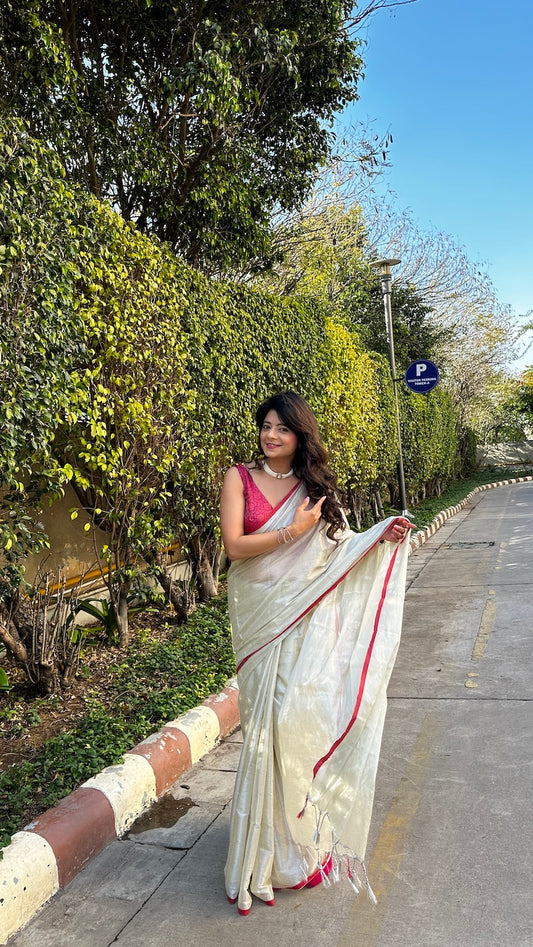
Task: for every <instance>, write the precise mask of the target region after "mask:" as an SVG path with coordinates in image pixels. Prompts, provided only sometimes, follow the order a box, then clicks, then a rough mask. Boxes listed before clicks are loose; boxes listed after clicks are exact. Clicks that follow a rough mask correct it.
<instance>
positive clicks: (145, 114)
mask: <svg viewBox="0 0 533 947" xmlns="http://www.w3.org/2000/svg"><path fill="white" fill-rule="evenodd" d="M384 5H387V4H385V3H382V2H378V3H372V4H369V5H368V10H369V11H371V10H372V9H375V8H379V7H380V6H384ZM350 6H351V5H350V4H348V3H346V0H289V2H287V0H283V2H282V0H274V2H271V3H268V4H266V5H265V4H264V3H262V2H259V0H251V2H249V3H245V2H243V0H226V2H224V3H220V2H218V0H217V2H215V0H122V2H120V3H111V4H110V3H108V2H107V0H90V2H89V0H81V2H80V0H58V2H53V0H6V2H4V3H3V7H2V19H1V21H0V22H1V29H0V38H1V41H2V42H1V45H2V56H1V62H0V102H1V104H2V106H3V108H4V109H7V110H9V111H12V112H15V113H17V114H18V115H21V116H23V117H25V118H27V119H28V120H29V122H30V127H31V131H32V133H33V134H34V135H35V136H36V137H38V138H41V139H43V140H46V141H48V142H53V144H54V147H55V148H56V150H57V152H58V154H59V155H60V157H61V159H62V161H63V163H64V166H65V168H66V169H67V172H68V174H69V176H70V177H71V178H73V179H75V180H76V181H79V182H82V183H83V185H84V186H85V187H86V188H87V189H89V190H90V191H92V192H93V193H94V194H95V195H96V196H97V197H99V198H106V199H108V200H109V201H110V202H111V203H112V204H113V205H114V206H115V207H117V208H119V209H120V212H121V213H122V215H123V216H124V218H125V219H126V220H133V221H135V222H136V223H137V225H138V226H139V227H140V228H141V229H142V230H145V231H148V232H150V233H155V234H157V235H158V236H159V237H161V238H162V239H164V240H167V241H169V242H170V243H171V244H172V246H173V247H174V248H175V249H176V250H178V251H179V252H180V253H182V254H183V255H184V256H186V257H187V259H188V260H189V261H191V262H193V263H195V264H199V263H207V261H210V263H211V264H212V265H215V266H219V265H224V264H225V263H228V262H230V261H231V260H232V259H233V260H234V259H235V257H236V255H238V254H239V253H244V254H249V253H250V248H251V247H253V248H257V247H258V246H264V247H265V248H266V243H267V237H268V222H269V218H270V215H271V213H272V210H273V208H274V206H277V205H279V206H281V207H288V206H292V205H293V204H294V203H295V202H298V201H300V200H301V199H302V197H303V195H304V194H305V192H306V190H307V189H308V187H309V185H310V183H311V182H312V179H313V175H314V173H315V170H316V168H317V166H319V165H320V163H321V162H322V161H323V160H324V158H325V156H326V154H327V152H328V146H329V140H330V132H329V131H328V130H327V124H328V122H330V121H331V119H332V117H333V115H334V113H335V112H336V111H338V110H339V109H341V108H342V107H343V106H344V105H346V104H347V103H348V102H350V101H353V100H354V99H355V98H356V86H357V80H358V78H359V76H360V73H361V67H362V62H361V59H360V57H359V46H360V41H359V39H358V38H357V37H356V36H355V35H354V33H353V28H352V29H351V28H350V27H351V24H352V22H357V21H358V20H359V19H360V18H361V16H362V15H365V14H364V13H363V14H360V15H359V16H356V17H355V21H351V20H350V18H349V10H350Z"/></svg>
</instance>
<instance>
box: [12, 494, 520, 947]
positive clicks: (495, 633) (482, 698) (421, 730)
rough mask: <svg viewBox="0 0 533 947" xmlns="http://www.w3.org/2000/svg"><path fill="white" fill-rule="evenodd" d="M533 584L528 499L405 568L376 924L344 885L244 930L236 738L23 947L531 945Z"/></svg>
mask: <svg viewBox="0 0 533 947" xmlns="http://www.w3.org/2000/svg"><path fill="white" fill-rule="evenodd" d="M532 575H533V483H524V484H517V485H514V486H505V487H501V488H498V489H494V490H490V491H487V492H485V493H481V494H478V495H477V496H476V497H475V498H474V499H473V500H472V501H471V503H470V504H469V505H468V506H467V507H466V508H465V509H464V510H463V511H462V512H461V513H459V514H457V515H456V516H454V517H453V518H452V519H450V520H448V521H447V523H446V524H445V525H444V526H443V527H442V528H441V529H440V530H439V531H438V532H437V533H436V534H435V536H434V537H433V538H432V539H430V540H429V541H428V542H427V543H426V544H425V545H424V546H422V547H421V548H420V549H419V550H418V551H417V552H415V553H414V554H413V555H412V556H411V558H410V564H409V573H408V594H407V599H406V610H405V620H404V631H403V636H402V644H401V647H400V651H399V655H398V660H397V664H396V667H395V670H394V673H393V677H392V679H391V684H390V687H389V710H388V715H387V721H386V724H385V736H384V741H383V746H382V754H381V763H380V770H379V774H378V785H377V792H376V802H375V810H374V818H373V824H372V829H371V836H370V840H369V848H368V852H367V856H368V865H369V874H370V877H371V881H372V884H373V887H374V890H375V891H376V893H377V895H378V898H379V901H378V906H377V907H376V908H374V907H372V905H371V904H370V902H369V901H368V900H367V899H366V898H365V897H363V896H360V897H359V898H354V896H353V893H352V892H351V889H350V888H349V886H348V885H347V884H343V883H340V884H338V885H335V886H333V887H330V888H323V887H320V888H316V889H314V890H312V891H301V892H292V891H291V892H281V893H279V894H278V895H277V902H276V906H275V907H273V908H269V907H266V906H265V905H262V904H260V903H256V902H254V907H253V909H252V912H251V914H250V915H249V916H248V917H246V918H242V917H239V915H238V914H237V912H236V908H235V907H232V906H230V905H229V904H228V903H227V901H226V899H225V896H224V891H223V885H222V870H223V864H224V857H225V850H226V844H227V832H228V815H229V813H228V808H229V802H230V799H231V793H232V786H233V779H234V772H235V768H236V765H237V760H238V754H239V739H240V738H239V735H238V734H236V735H234V736H233V737H232V738H230V739H229V740H228V741H226V742H225V743H224V744H222V745H221V746H219V747H218V748H217V749H215V750H214V751H213V752H212V753H210V754H209V756H208V757H206V758H205V760H204V761H202V762H201V763H200V764H198V765H197V766H196V767H195V768H194V769H193V770H192V771H190V773H188V774H187V776H186V777H183V778H182V779H181V780H180V782H179V784H177V785H176V786H175V787H174V788H173V796H174V797H175V798H170V799H167V800H166V801H165V803H164V804H159V806H157V807H155V808H154V810H152V811H151V813H150V814H149V817H148V820H149V821H148V824H147V825H146V824H145V825H144V827H143V825H142V824H138V825H137V829H141V830H142V831H139V832H138V834H130V836H129V837H128V838H127V839H124V840H122V841H117V842H115V843H113V844H112V845H110V846H109V847H108V848H107V849H106V850H104V852H102V853H101V855H100V856H99V857H98V858H96V859H95V860H94V861H93V862H92V863H91V864H90V866H89V867H88V868H87V869H86V870H85V871H84V872H82V873H81V874H80V875H78V876H77V878H76V879H75V880H74V881H73V882H72V884H71V885H70V886H69V887H68V888H67V889H66V890H65V891H63V892H62V893H60V894H59V895H57V896H56V898H54V899H53V901H52V902H50V904H49V905H48V906H47V907H45V908H44V909H43V911H42V912H41V913H40V914H39V915H38V916H37V917H36V918H34V920H33V921H32V922H31V923H30V924H29V925H28V927H27V928H26V929H25V930H23V931H22V932H20V933H19V934H18V935H16V936H15V937H14V938H12V940H11V941H10V942H9V944H10V947H67V945H68V947H72V945H76V947H109V945H111V944H115V943H116V944H117V945H119V947H182V945H183V947H185V945H187V947H195V945H197V947H226V945H228V947H229V945H234V944H239V945H243V947H252V945H253V947H263V945H267V944H268V945H269V947H270V945H273V944H274V945H276V947H299V945H302V947H318V945H320V947H323V945H324V944H328V945H331V947H333V945H335V947H533V897H532V892H533V868H532V864H533V858H532V853H533V827H532V819H531V803H532V799H533V793H532V789H533V776H532V745H533V741H532V730H533V714H532V703H531V697H532V693H533V684H532V680H533V651H532V647H531V644H532V637H533V619H532V615H533V584H532ZM176 800H177V801H176ZM158 823H160V825H161V827H159V828H157V827H156V826H157V824H158ZM165 825H167V826H168V827H166V828H165V827H164V826H165ZM143 828H144V830H143Z"/></svg>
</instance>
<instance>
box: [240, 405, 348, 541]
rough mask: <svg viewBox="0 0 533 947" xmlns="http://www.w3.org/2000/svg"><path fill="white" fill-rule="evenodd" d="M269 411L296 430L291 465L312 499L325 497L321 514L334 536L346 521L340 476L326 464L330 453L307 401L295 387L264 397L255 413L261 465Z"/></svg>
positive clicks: (257, 460)
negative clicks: (265, 423) (262, 439)
mask: <svg viewBox="0 0 533 947" xmlns="http://www.w3.org/2000/svg"><path fill="white" fill-rule="evenodd" d="M269 411H275V412H276V413H277V415H278V417H279V418H280V419H281V421H282V422H283V424H285V425H286V426H287V427H288V428H289V429H290V430H291V431H294V433H295V434H296V436H297V438H298V446H297V448H296V454H295V456H294V461H293V465H292V466H293V470H294V473H295V475H296V476H297V477H298V478H299V479H300V480H303V482H304V483H305V485H306V487H307V490H308V492H309V498H310V499H311V500H313V501H314V502H315V503H316V501H317V500H319V499H320V497H323V496H325V497H326V499H325V500H324V503H323V504H322V518H323V519H324V520H326V522H327V523H328V524H329V526H328V529H327V535H328V536H329V538H330V539H333V537H334V535H335V533H336V532H337V530H343V529H345V526H346V521H345V518H344V515H343V512H342V508H341V505H340V503H339V501H338V499H337V492H336V491H337V478H336V477H335V474H333V473H332V472H331V470H330V469H329V468H328V466H327V454H326V451H325V449H324V446H323V445H322V442H321V440H320V433H319V430H318V424H317V422H316V418H315V416H314V414H313V412H312V411H311V408H310V407H309V405H308V404H307V401H304V399H303V398H302V397H301V395H299V394H297V393H296V392H295V391H282V392H281V393H280V394H278V395H272V396H271V397H270V398H267V400H266V401H263V403H262V404H260V405H259V407H258V409H257V411H256V414H255V420H256V422H257V426H258V428H259V438H258V446H259V453H258V455H257V457H256V458H255V460H256V462H257V464H258V465H259V466H262V463H263V461H264V457H263V451H262V448H261V439H260V433H261V428H262V427H263V423H264V420H265V418H266V416H267V414H268V412H269Z"/></svg>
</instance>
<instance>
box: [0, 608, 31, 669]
mask: <svg viewBox="0 0 533 947" xmlns="http://www.w3.org/2000/svg"><path fill="white" fill-rule="evenodd" d="M9 626H10V627H8V624H7V622H6V620H5V618H4V617H2V619H1V620H0V641H1V642H2V644H3V645H4V646H5V648H6V651H7V653H8V655H9V657H10V658H12V660H13V661H14V662H15V663H16V664H22V665H23V666H24V665H27V664H28V662H29V660H30V658H29V654H28V652H27V650H26V646H25V645H24V644H23V642H22V641H21V640H20V637H19V634H18V631H17V629H16V628H15V627H14V626H13V622H11V621H10V622H9Z"/></svg>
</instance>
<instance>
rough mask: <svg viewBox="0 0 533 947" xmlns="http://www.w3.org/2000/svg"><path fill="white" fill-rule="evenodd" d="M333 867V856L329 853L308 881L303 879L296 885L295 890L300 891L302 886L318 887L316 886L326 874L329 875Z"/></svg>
mask: <svg viewBox="0 0 533 947" xmlns="http://www.w3.org/2000/svg"><path fill="white" fill-rule="evenodd" d="M332 868H333V856H332V855H328V857H327V858H326V860H325V861H324V862H323V863H322V867H321V868H317V869H316V871H314V872H313V874H312V875H311V877H310V878H308V879H307V881H301V882H300V884H299V885H294V890H295V891H298V890H299V889H300V888H316V886H317V885H319V884H320V883H321V881H322V879H323V877H324V875H326V876H327V875H329V873H330V871H331V869H332Z"/></svg>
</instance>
